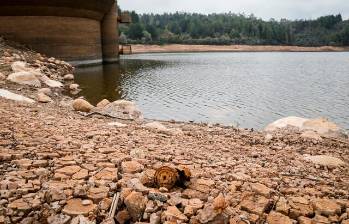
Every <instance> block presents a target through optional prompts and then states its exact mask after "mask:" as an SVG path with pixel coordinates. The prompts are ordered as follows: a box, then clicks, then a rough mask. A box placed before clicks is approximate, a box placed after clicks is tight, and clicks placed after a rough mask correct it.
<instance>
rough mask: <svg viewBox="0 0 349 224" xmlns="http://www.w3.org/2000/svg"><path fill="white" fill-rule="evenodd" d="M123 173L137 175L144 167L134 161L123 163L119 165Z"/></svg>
mask: <svg viewBox="0 0 349 224" xmlns="http://www.w3.org/2000/svg"><path fill="white" fill-rule="evenodd" d="M121 169H122V172H123V173H139V172H141V171H142V170H143V169H144V166H143V165H142V164H140V163H139V162H136V161H125V162H122V164H121Z"/></svg>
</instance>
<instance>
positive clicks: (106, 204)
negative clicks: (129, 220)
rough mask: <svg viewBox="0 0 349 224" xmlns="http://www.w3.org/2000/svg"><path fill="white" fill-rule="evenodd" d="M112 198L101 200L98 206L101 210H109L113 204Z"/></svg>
mask: <svg viewBox="0 0 349 224" xmlns="http://www.w3.org/2000/svg"><path fill="white" fill-rule="evenodd" d="M111 203H112V200H111V199H110V198H104V199H103V200H102V201H101V202H99V205H98V207H99V208H100V209H101V210H105V211H106V210H108V209H109V208H110V206H111Z"/></svg>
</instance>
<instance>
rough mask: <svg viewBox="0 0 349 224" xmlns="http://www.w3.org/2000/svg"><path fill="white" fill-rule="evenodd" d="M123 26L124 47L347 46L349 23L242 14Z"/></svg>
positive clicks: (166, 17) (149, 18)
mask: <svg viewBox="0 0 349 224" xmlns="http://www.w3.org/2000/svg"><path fill="white" fill-rule="evenodd" d="M131 16H132V20H133V23H132V24H131V25H128V26H125V25H121V26H120V33H121V42H122V43H142V44H167V43H179V44H218V45H219V44H251V45H298V46H323V45H335V46H344V45H345V46H348V45H349V20H345V21H343V19H342V16H341V15H340V14H339V15H329V16H323V17H320V18H318V19H315V20H296V21H290V20H285V19H283V20H280V21H276V20H273V19H271V20H269V21H264V20H262V19H259V18H256V17H255V16H253V15H250V16H246V15H243V14H234V13H226V14H210V15H203V14H195V13H173V14H161V15H159V14H141V15H138V14H137V13H135V12H131Z"/></svg>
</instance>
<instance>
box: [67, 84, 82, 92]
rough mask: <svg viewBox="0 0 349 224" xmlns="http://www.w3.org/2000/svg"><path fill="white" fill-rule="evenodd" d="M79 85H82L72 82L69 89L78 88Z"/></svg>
mask: <svg viewBox="0 0 349 224" xmlns="http://www.w3.org/2000/svg"><path fill="white" fill-rule="evenodd" d="M79 87H80V86H79V85H78V84H76V83H72V84H70V85H69V89H70V90H73V91H75V90H78V89H79Z"/></svg>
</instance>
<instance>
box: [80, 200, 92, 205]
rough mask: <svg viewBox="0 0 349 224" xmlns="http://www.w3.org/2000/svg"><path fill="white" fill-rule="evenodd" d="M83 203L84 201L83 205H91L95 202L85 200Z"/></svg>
mask: <svg viewBox="0 0 349 224" xmlns="http://www.w3.org/2000/svg"><path fill="white" fill-rule="evenodd" d="M81 203H82V205H91V204H93V202H92V201H91V200H83V201H82V202H81Z"/></svg>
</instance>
